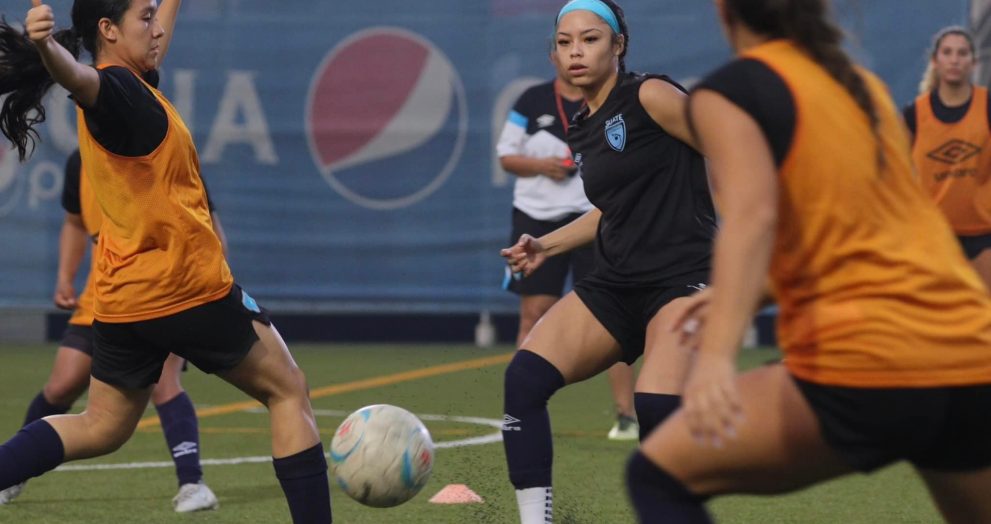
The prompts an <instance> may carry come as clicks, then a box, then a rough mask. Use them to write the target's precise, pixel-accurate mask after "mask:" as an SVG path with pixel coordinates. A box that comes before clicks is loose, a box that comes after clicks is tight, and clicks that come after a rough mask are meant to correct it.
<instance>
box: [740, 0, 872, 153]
mask: <svg viewBox="0 0 991 524" xmlns="http://www.w3.org/2000/svg"><path fill="white" fill-rule="evenodd" d="M725 6H726V11H727V12H726V16H727V17H728V18H729V22H733V21H736V20H739V21H740V22H743V23H744V24H746V26H747V27H749V28H750V29H752V30H753V31H754V32H756V33H759V34H762V35H765V36H769V37H772V38H786V39H788V40H791V41H793V42H796V43H797V44H798V45H799V46H801V47H802V48H803V49H804V50H805V51H806V52H807V53H808V54H809V55H810V56H811V57H812V59H813V60H815V61H816V62H817V63H818V64H819V65H820V66H822V67H823V69H825V70H826V71H827V72H828V73H829V75H830V76H831V77H833V79H835V80H836V81H837V82H839V83H840V85H842V86H843V88H844V89H846V90H847V92H849V93H850V96H851V97H853V99H854V101H855V102H856V103H857V105H858V106H859V107H860V109H861V110H863V111H864V113H865V114H867V118H868V119H869V120H870V123H871V129H872V131H873V133H874V136H875V137H878V135H879V130H878V126H879V124H880V117H879V116H878V113H877V108H876V107H875V105H874V100H873V99H872V98H871V93H870V91H868V89H867V83H866V82H865V81H864V78H863V77H862V76H861V75H860V73H859V72H858V71H857V69H856V68H854V66H853V61H852V60H850V57H849V56H847V54H846V52H844V51H843V32H842V31H840V29H839V28H838V27H837V26H836V24H835V23H833V21H832V19H831V17H830V14H829V9H828V7H827V5H826V1H825V0H773V1H769V0H726V3H725ZM878 162H879V164H880V165H883V164H884V156H883V155H882V153H881V149H880V143H879V145H878Z"/></svg>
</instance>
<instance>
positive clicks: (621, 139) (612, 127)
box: [606, 113, 626, 152]
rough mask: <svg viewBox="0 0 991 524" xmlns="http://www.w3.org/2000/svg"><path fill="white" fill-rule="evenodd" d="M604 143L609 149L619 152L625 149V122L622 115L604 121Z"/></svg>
mask: <svg viewBox="0 0 991 524" xmlns="http://www.w3.org/2000/svg"><path fill="white" fill-rule="evenodd" d="M606 141H607V142H609V147H611V148H613V149H615V150H616V151H619V152H622V151H623V149H624V148H625V147H626V122H624V121H623V114H622V113H620V114H618V115H616V116H614V117H612V118H610V119H609V120H606Z"/></svg>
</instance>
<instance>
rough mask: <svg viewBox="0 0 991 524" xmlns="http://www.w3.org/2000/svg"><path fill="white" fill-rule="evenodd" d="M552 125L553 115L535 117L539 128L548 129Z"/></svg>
mask: <svg viewBox="0 0 991 524" xmlns="http://www.w3.org/2000/svg"><path fill="white" fill-rule="evenodd" d="M553 123H554V115H540V116H538V117H537V125H538V126H539V127H550V126H551V125H552V124H553Z"/></svg>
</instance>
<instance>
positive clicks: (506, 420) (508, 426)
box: [502, 413, 523, 431]
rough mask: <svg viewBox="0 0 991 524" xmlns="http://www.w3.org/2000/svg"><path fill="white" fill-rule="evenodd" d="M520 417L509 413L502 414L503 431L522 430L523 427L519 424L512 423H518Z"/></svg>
mask: <svg viewBox="0 0 991 524" xmlns="http://www.w3.org/2000/svg"><path fill="white" fill-rule="evenodd" d="M519 422H520V419H518V418H516V417H514V416H512V415H510V414H508V413H507V414H505V415H503V416H502V430H503V431H522V430H523V428H521V427H519V426H514V425H513V424H518V423H519Z"/></svg>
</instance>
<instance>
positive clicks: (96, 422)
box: [88, 417, 134, 455]
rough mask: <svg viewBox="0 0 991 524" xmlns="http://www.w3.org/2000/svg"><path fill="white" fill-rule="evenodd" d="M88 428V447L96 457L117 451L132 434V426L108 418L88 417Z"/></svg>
mask: <svg viewBox="0 0 991 524" xmlns="http://www.w3.org/2000/svg"><path fill="white" fill-rule="evenodd" d="M88 428H89V437H90V439H89V440H90V443H91V446H90V447H91V449H92V452H93V453H94V454H98V455H104V454H107V453H113V452H114V451H117V450H118V449H120V447H121V446H123V445H124V443H125V442H127V441H128V440H129V439H130V438H131V435H133V434H134V425H132V424H125V423H123V422H122V421H120V420H116V419H113V418H110V417H90V421H89V425H88Z"/></svg>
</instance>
